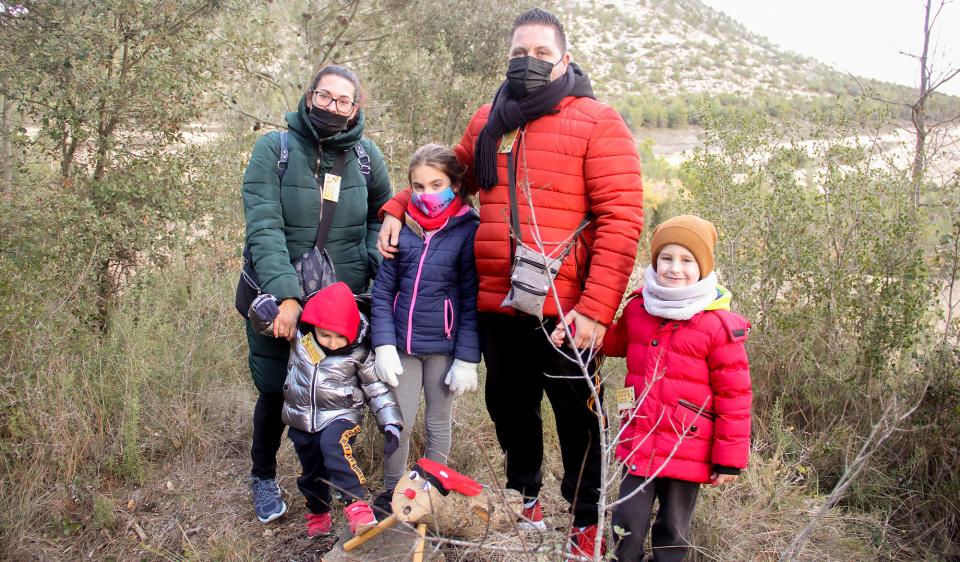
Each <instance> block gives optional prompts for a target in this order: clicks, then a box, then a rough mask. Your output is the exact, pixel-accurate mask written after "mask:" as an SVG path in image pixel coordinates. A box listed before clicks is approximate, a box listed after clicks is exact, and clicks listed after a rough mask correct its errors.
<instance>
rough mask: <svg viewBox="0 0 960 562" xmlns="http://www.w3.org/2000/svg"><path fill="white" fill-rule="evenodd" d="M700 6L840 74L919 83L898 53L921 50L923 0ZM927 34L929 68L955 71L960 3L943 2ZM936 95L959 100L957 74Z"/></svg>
mask: <svg viewBox="0 0 960 562" xmlns="http://www.w3.org/2000/svg"><path fill="white" fill-rule="evenodd" d="M703 2H704V3H705V4H707V5H709V6H710V7H712V8H715V9H717V10H720V11H722V12H724V13H726V14H727V15H729V16H731V17H732V18H733V19H735V20H738V21H739V22H740V23H742V24H744V25H745V26H746V27H747V28H748V29H750V30H751V31H753V32H754V33H757V34H759V35H763V36H765V37H767V38H768V39H770V40H771V41H772V42H773V43H775V44H777V45H779V46H781V47H783V48H784V49H786V50H788V51H794V52H796V53H799V54H801V55H806V56H810V57H813V58H815V59H817V60H820V61H821V62H825V63H827V64H829V65H831V66H833V67H835V68H836V69H838V70H840V71H843V72H850V73H852V74H856V75H858V76H866V77H868V78H876V79H879V80H885V81H888V82H896V83H898V84H904V85H907V86H913V87H917V86H918V85H919V83H920V78H919V76H920V71H919V63H917V61H916V60H915V59H912V58H910V57H907V56H904V55H901V54H900V51H906V52H909V53H914V54H919V53H920V51H921V48H922V47H923V8H924V1H923V0H703ZM938 4H939V0H936V1H935V2H934V9H935V7H936V6H937V5H938ZM933 33H934V34H933V38H932V41H931V52H933V53H934V56H935V58H934V59H933V60H934V61H935V62H936V63H937V64H936V65H935V68H938V69H941V70H945V69H947V68H954V69H956V68H960V0H952V1H951V0H948V3H947V5H946V6H944V8H943V10H942V11H941V12H940V17H939V19H938V20H937V23H936V25H935V27H934V30H933ZM933 49H935V51H934V50H933ZM940 91H942V92H944V93H948V94H953V95H958V96H960V76H957V77H956V78H954V79H953V80H952V81H950V82H949V83H947V84H946V85H945V86H944V87H943V88H942V89H941V90H940Z"/></svg>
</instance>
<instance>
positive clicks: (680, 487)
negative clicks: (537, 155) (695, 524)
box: [613, 474, 700, 562]
mask: <svg viewBox="0 0 960 562" xmlns="http://www.w3.org/2000/svg"><path fill="white" fill-rule="evenodd" d="M646 481H647V479H646V478H643V477H640V476H632V475H629V474H628V475H626V477H625V478H624V480H623V483H621V484H620V497H621V498H623V497H626V496H627V495H628V494H630V493H631V492H633V491H634V490H636V489H637V488H639V487H640V485H641V484H643V483H644V482H646ZM699 492H700V484H697V483H696V482H686V481H684V480H674V479H673V478H654V479H653V480H651V481H650V483H649V484H647V486H646V487H645V488H644V489H643V490H642V491H640V492H638V493H637V494H636V495H635V496H633V497H632V498H630V500H628V501H626V502H624V503H622V504H620V505H618V506H617V507H615V508H614V510H613V525H614V527H620V528H621V529H623V530H624V531H625V532H626V534H625V535H624V536H623V537H618V536H616V535H615V536H614V541H615V542H616V543H617V544H616V547H617V560H619V561H620V562H641V561H642V560H643V557H644V554H645V553H644V550H643V543H644V541H645V540H646V538H647V530H648V529H650V515H651V512H652V511H653V500H654V499H657V500H659V501H660V507H659V508H658V509H657V518H656V520H654V522H653V532H652V533H651V537H650V539H651V542H652V543H653V560H654V562H680V561H681V560H683V557H684V556H686V554H687V550H688V549H689V546H690V542H689V539H690V520H691V519H693V509H694V507H696V505H697V494H698V493H699Z"/></svg>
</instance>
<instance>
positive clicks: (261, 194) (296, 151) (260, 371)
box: [243, 97, 393, 395]
mask: <svg viewBox="0 0 960 562" xmlns="http://www.w3.org/2000/svg"><path fill="white" fill-rule="evenodd" d="M307 114H308V109H307V104H306V97H303V98H301V99H300V104H299V107H298V108H297V111H295V112H291V113H288V114H287V128H288V130H289V134H288V135H287V144H288V149H289V151H290V155H289V160H288V162H287V171H286V173H285V174H284V176H283V184H282V185H281V182H280V178H279V176H278V175H277V161H278V160H279V159H280V133H279V132H276V133H269V134H267V135H264V136H263V137H261V138H260V139H259V140H258V141H257V144H256V145H255V146H254V148H253V154H252V155H251V157H250V162H249V164H247V170H246V172H244V174H243V211H244V214H245V216H246V223H247V243H248V244H249V245H250V252H251V254H252V257H253V268H254V270H255V271H256V272H257V277H258V278H259V280H260V284H261V286H262V290H263V291H264V292H266V293H270V294H272V295H274V296H275V297H277V299H279V300H281V301H282V300H283V299H287V298H302V297H303V295H302V294H301V290H300V283H299V282H298V281H297V274H296V271H294V268H293V262H294V261H296V260H297V259H298V258H299V257H300V256H301V255H303V253H304V252H306V251H308V250H309V249H310V248H312V247H313V242H314V240H315V238H316V236H317V226H318V224H319V221H320V196H319V193H318V191H317V180H316V179H315V177H314V170H315V168H314V167H315V166H318V169H319V173H318V177H320V178H323V175H324V174H325V173H327V172H329V171H330V170H331V169H332V168H333V161H334V157H335V156H336V155H337V153H338V152H346V163H345V165H344V170H343V175H342V177H341V182H340V198H339V201H338V203H337V210H336V215H335V216H334V219H333V227H332V228H331V229H330V235H329V236H328V238H327V242H326V246H325V247H326V250H327V251H328V252H329V253H330V258H331V259H332V260H333V265H334V267H335V268H336V272H337V279H338V280H340V281H343V282H345V283H346V284H347V285H349V286H350V289H351V290H352V291H353V292H354V293H359V292H362V291H365V290H366V289H367V286H368V285H369V283H370V281H371V280H372V279H373V277H374V276H375V275H376V272H377V267H378V266H379V264H380V253H379V252H377V248H376V243H377V235H378V234H379V233H380V225H381V223H380V220H379V219H378V217H377V213H378V211H379V210H380V207H381V206H382V205H383V204H384V203H386V202H387V200H388V199H390V197H391V196H392V195H393V190H392V188H391V187H390V178H389V176H388V175H387V166H386V164H385V163H384V161H383V154H382V153H381V152H380V149H379V148H377V145H376V144H374V142H373V141H371V140H370V139H366V138H363V129H364V114H363V111H362V110H361V111H359V112H358V113H357V117H356V123H355V124H354V125H353V127H351V128H350V129H348V130H346V131H344V132H342V133H339V134H337V135H335V136H333V137H330V138H328V139H323V140H320V138H319V136H318V135H317V133H316V131H314V129H313V125H311V123H310V120H309V119H308V117H307ZM357 143H361V144H362V145H363V148H364V150H366V152H367V155H369V156H370V167H371V173H370V182H369V184H367V183H365V182H364V179H363V174H362V173H361V172H360V165H359V162H358V161H357V154H356V152H355V151H354V146H355V145H356V144H357ZM247 343H248V344H249V346H250V355H249V361H250V372H251V374H252V375H253V381H254V383H255V384H256V386H257V389H258V390H260V392H264V393H268V394H277V395H279V394H280V393H281V392H282V389H283V380H284V377H285V376H286V368H287V356H288V354H289V352H290V344H289V343H288V342H287V341H286V340H283V339H275V338H269V337H265V336H261V335H259V334H256V333H255V332H254V331H253V329H252V327H251V325H250V322H249V321H248V322H247Z"/></svg>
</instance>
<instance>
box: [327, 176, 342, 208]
mask: <svg viewBox="0 0 960 562" xmlns="http://www.w3.org/2000/svg"><path fill="white" fill-rule="evenodd" d="M323 198H324V199H326V200H327V201H333V202H334V203H336V202H337V201H339V200H340V176H335V175H333V174H324V176H323Z"/></svg>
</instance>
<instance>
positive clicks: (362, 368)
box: [251, 314, 403, 433]
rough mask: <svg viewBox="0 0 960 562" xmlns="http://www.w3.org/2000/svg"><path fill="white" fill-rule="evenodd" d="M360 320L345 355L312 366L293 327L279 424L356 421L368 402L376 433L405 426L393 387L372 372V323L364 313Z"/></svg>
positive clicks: (315, 427) (305, 426) (311, 428)
mask: <svg viewBox="0 0 960 562" xmlns="http://www.w3.org/2000/svg"><path fill="white" fill-rule="evenodd" d="M251 320H253V318H252V317H251ZM360 324H361V327H360V335H359V336H358V337H357V343H355V344H353V347H352V349H350V351H349V352H348V353H345V354H343V355H328V356H327V357H325V358H324V359H323V360H322V361H320V362H319V363H317V364H316V365H314V364H313V363H311V362H310V358H309V355H308V354H307V350H306V349H305V348H304V347H303V344H302V343H300V340H301V338H302V336H303V333H301V332H300V330H297V338H296V339H295V340H294V341H293V343H291V344H290V359H289V361H288V362H287V379H286V380H285V381H284V383H283V423H285V424H287V425H288V426H290V427H295V428H297V429H299V430H301V431H306V432H309V433H316V432H318V431H320V430H322V429H323V428H325V427H326V426H328V425H330V424H331V423H332V422H333V421H334V420H350V421H352V422H354V423H356V424H359V423H360V422H361V421H362V420H363V404H364V401H366V403H367V405H368V406H369V407H370V411H371V412H373V415H374V417H375V418H376V420H377V426H378V427H379V428H380V431H383V430H384V428H385V427H386V426H387V425H390V424H393V425H396V426H398V427H401V428H402V427H403V416H402V415H401V414H400V406H399V405H398V404H397V398H396V396H395V395H394V393H393V390H392V389H391V388H390V387H389V386H387V385H386V384H384V383H382V382H381V381H380V380H379V379H378V378H377V375H376V373H374V370H373V362H374V355H373V352H372V351H371V350H370V342H369V337H370V324H369V322H368V321H367V319H366V318H365V317H364V316H363V315H362V314H361V315H360ZM257 325H258V323H257V322H256V321H254V326H257ZM260 326H269V329H270V331H269V332H267V333H264V334H263V335H269V336H272V335H273V332H272V330H273V326H272V322H271V323H269V325H268V324H266V323H263V324H260ZM261 333H262V332H261Z"/></svg>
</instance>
